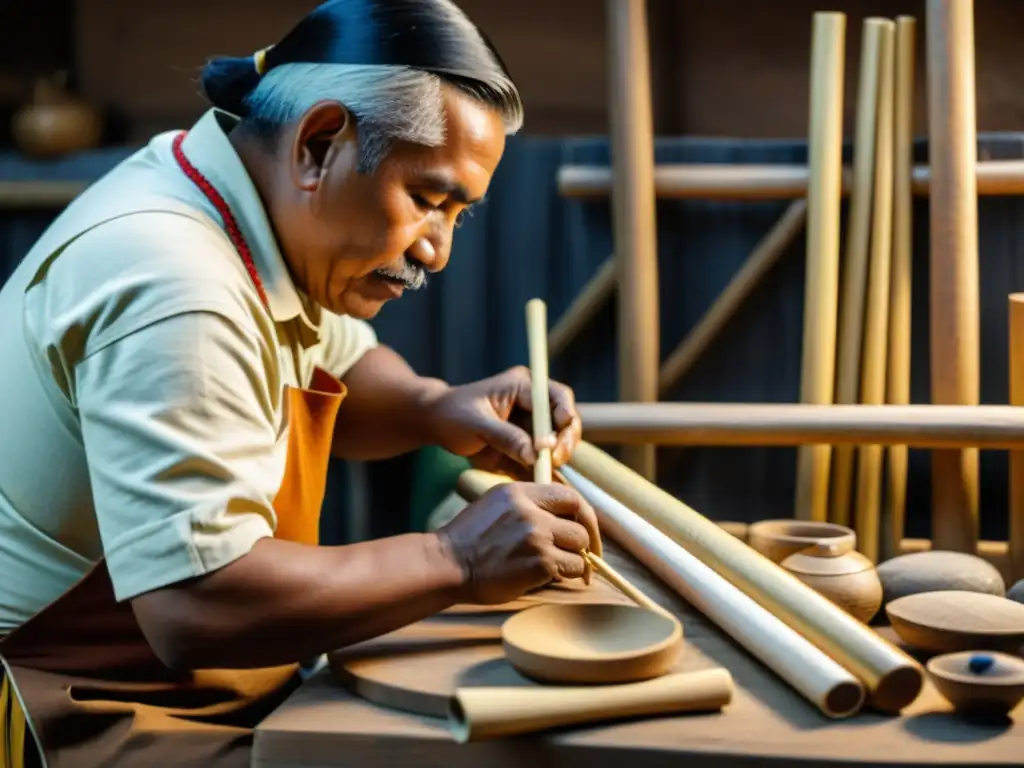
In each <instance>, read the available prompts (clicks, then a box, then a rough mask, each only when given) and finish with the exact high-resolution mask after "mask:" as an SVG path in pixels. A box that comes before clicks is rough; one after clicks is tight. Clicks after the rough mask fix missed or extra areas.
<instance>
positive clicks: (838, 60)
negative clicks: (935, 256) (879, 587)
mask: <svg viewBox="0 0 1024 768" xmlns="http://www.w3.org/2000/svg"><path fill="white" fill-rule="evenodd" d="M845 55H846V16H845V14H842V13H832V12H819V13H815V14H814V22H813V32H812V39H811V96H810V126H809V131H808V137H809V138H808V144H809V162H808V168H809V177H808V182H807V278H806V287H805V289H804V336H803V360H802V363H801V382H800V399H801V400H802V401H803V402H805V403H815V404H818V405H825V404H828V403H831V402H832V397H833V394H834V393H833V389H834V383H835V364H836V363H835V358H836V322H837V321H836V313H837V310H838V303H839V214H840V208H839V206H840V203H841V199H842V172H843V167H842V160H843V158H842V151H843V62H844V58H845ZM830 459H831V447H830V446H829V445H812V446H806V447H802V448H801V449H800V450H799V452H798V460H797V482H796V517H797V518H798V519H800V520H819V521H824V520H825V519H826V518H827V512H828V509H827V508H828V480H829V461H830Z"/></svg>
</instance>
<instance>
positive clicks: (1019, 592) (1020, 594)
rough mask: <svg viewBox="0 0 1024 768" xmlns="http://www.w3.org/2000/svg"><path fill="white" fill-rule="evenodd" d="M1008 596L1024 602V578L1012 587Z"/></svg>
mask: <svg viewBox="0 0 1024 768" xmlns="http://www.w3.org/2000/svg"><path fill="white" fill-rule="evenodd" d="M1006 596H1007V597H1008V598H1010V599H1011V600H1013V601H1015V602H1018V603H1024V579H1021V580H1020V581H1018V582H1017V583H1016V584H1014V585H1013V586H1012V587H1010V591H1009V592H1007V593H1006Z"/></svg>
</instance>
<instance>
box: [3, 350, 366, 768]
mask: <svg viewBox="0 0 1024 768" xmlns="http://www.w3.org/2000/svg"><path fill="white" fill-rule="evenodd" d="M345 394H346V389H345V386H344V385H343V384H342V383H341V382H339V381H338V380H337V379H335V378H334V377H332V376H330V375H328V374H327V373H325V372H324V371H322V370H317V372H316V374H315V376H314V379H313V382H312V384H311V388H310V389H294V388H290V389H289V391H288V456H287V461H286V464H285V473H284V480H283V482H282V484H281V488H280V490H279V492H278V493H277V496H276V497H275V499H274V510H275V512H276V513H277V518H278V523H277V530H276V531H275V536H276V537H277V538H282V539H287V540H289V541H296V542H302V543H306V544H316V543H317V541H318V538H319V521H320V507H321V505H322V503H323V497H324V488H325V481H326V475H327V465H328V461H329V458H330V448H331V439H332V435H333V431H334V421H335V417H336V415H337V412H338V406H339V405H340V404H341V401H342V400H343V399H344V397H345ZM254 642H258V638H254ZM0 661H2V662H3V665H4V668H5V670H6V675H5V676H4V679H3V686H2V689H0V766H4V767H5V768H6V767H7V766H10V768H22V766H26V767H27V766H32V765H39V764H40V763H42V764H43V765H46V766H49V767H50V768H64V766H67V767H68V768H72V767H73V768H90V767H91V766H153V767H154V768H157V767H159V768H164V767H165V766H217V767H218V768H219V767H220V766H239V767H241V766H248V765H249V759H250V751H251V745H252V731H253V728H254V727H255V726H256V725H257V724H258V723H259V721H260V720H262V719H263V718H264V717H265V716H266V715H267V714H268V713H269V712H270V711H272V710H273V709H274V708H275V707H276V706H277V705H278V704H279V703H280V702H281V701H283V699H284V698H285V697H286V696H287V695H288V694H289V693H290V692H291V691H292V690H294V688H295V687H296V685H297V684H298V671H297V670H298V665H297V664H290V665H287V666H283V667H275V668H271V669H232V670H197V671H195V672H190V673H180V674H176V673H172V672H171V671H170V670H169V669H167V667H165V666H164V665H163V664H162V663H161V662H160V661H159V660H158V659H157V658H156V656H155V655H154V653H153V651H152V649H151V648H150V646H149V644H148V643H147V641H146V639H145V637H144V636H143V634H142V631H141V629H140V628H139V625H138V623H137V622H136V620H135V615H134V613H133V611H132V608H131V604H130V603H129V602H122V603H118V602H116V601H115V599H114V590H113V587H112V585H111V581H110V575H109V573H108V571H107V566H106V562H105V561H103V560H100V561H99V562H98V563H97V564H96V565H95V567H93V569H92V570H91V571H90V572H89V573H88V574H87V575H86V576H85V577H83V578H82V579H81V580H80V581H79V582H78V583H77V584H75V585H74V586H73V587H72V588H71V589H69V590H68V591H67V592H66V593H65V594H64V595H62V596H61V597H60V598H59V599H57V600H56V601H55V602H53V603H51V604H50V605H49V606H47V607H46V608H44V609H43V610H41V611H40V612H39V613H37V614H36V615H35V616H33V617H32V618H31V619H29V620H28V621H27V622H26V623H25V624H23V625H22V626H20V627H18V628H17V629H15V630H14V631H13V632H12V633H11V634H9V635H7V636H6V637H4V638H2V639H0ZM32 736H34V737H35V739H33V738H32ZM36 747H38V752H37V749H36ZM40 757H42V760H40Z"/></svg>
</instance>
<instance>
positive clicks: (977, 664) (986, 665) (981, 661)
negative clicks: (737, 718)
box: [967, 654, 996, 675]
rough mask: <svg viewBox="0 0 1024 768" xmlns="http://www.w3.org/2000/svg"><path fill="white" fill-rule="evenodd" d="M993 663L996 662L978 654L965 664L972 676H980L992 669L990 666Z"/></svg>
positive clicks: (989, 657)
mask: <svg viewBox="0 0 1024 768" xmlns="http://www.w3.org/2000/svg"><path fill="white" fill-rule="evenodd" d="M995 663H996V660H995V659H993V658H992V657H991V656H985V655H983V654H978V655H977V656H971V659H970V661H968V662H967V668H968V669H969V670H971V672H973V673H974V674H976V675H980V674H982V673H984V672H988V671H989V670H990V669H992V665H993V664H995Z"/></svg>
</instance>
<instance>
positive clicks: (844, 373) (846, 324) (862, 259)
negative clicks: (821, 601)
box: [828, 18, 891, 526]
mask: <svg viewBox="0 0 1024 768" xmlns="http://www.w3.org/2000/svg"><path fill="white" fill-rule="evenodd" d="M888 23H891V22H889V21H888V20H887V19H878V18H869V19H865V20H864V30H863V36H862V38H861V52H860V77H859V82H858V84H857V125H856V131H855V134H854V139H853V188H852V190H851V193H850V213H849V221H848V223H847V227H848V229H847V233H846V254H845V256H844V260H843V261H844V264H843V267H844V269H843V278H842V289H841V290H842V298H841V299H840V302H839V342H838V346H837V351H836V397H835V402H837V403H842V404H851V403H856V402H857V397H858V394H859V391H860V359H861V345H862V341H863V336H864V306H865V296H866V294H867V282H868V243H869V242H870V239H871V238H870V235H871V201H872V198H873V196H874V186H875V184H874V179H875V136H876V134H877V132H878V123H879V120H878V85H879V64H880V56H881V51H880V46H881V38H882V33H883V29H884V27H885V25H886V24H888ZM852 487H853V448H852V446H848V445H837V446H835V455H834V456H833V458H832V502H831V504H830V505H829V515H828V518H829V520H830V521H832V522H833V523H837V524H839V525H847V526H848V525H849V524H850V496H851V489H852Z"/></svg>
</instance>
